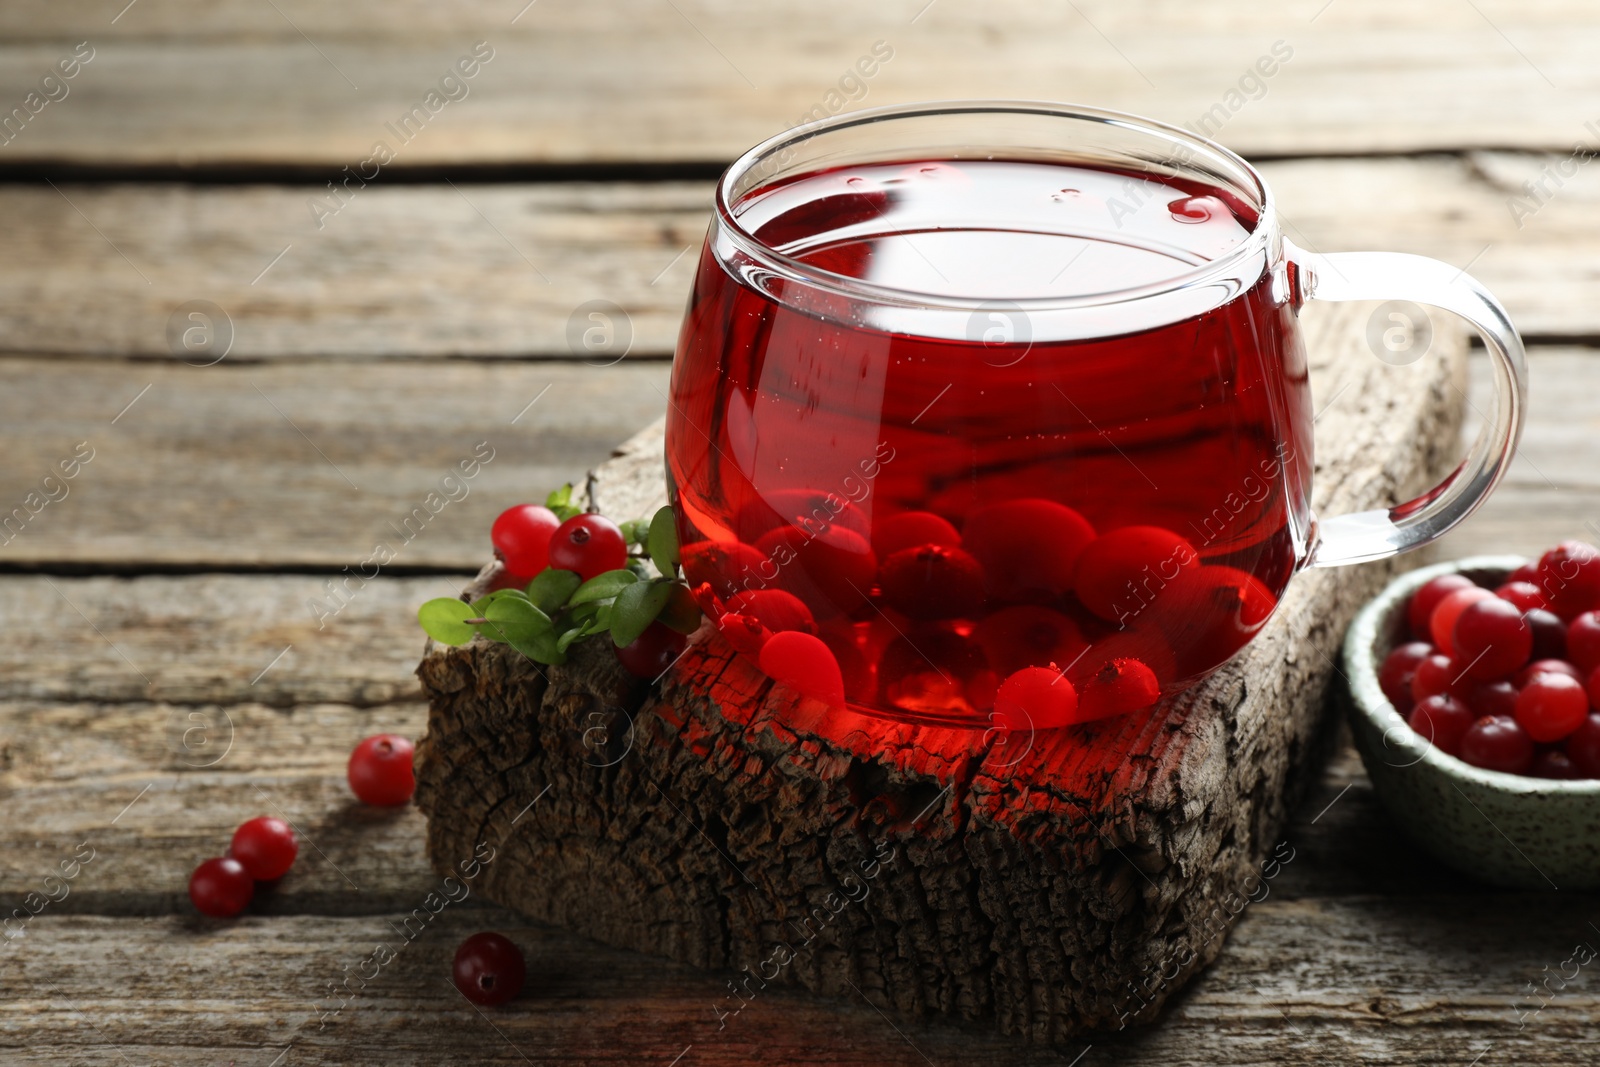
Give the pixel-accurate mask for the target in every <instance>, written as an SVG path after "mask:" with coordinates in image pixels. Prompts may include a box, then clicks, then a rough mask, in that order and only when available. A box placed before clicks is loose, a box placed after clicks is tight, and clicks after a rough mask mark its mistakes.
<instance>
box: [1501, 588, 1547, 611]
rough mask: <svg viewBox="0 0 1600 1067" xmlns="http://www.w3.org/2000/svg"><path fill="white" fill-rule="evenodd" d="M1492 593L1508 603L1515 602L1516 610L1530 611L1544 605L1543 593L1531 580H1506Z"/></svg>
mask: <svg viewBox="0 0 1600 1067" xmlns="http://www.w3.org/2000/svg"><path fill="white" fill-rule="evenodd" d="M1494 595H1495V596H1497V597H1499V598H1500V599H1501V600H1504V601H1506V602H1507V603H1510V604H1515V605H1516V607H1517V610H1518V611H1532V610H1533V609H1534V608H1542V607H1545V601H1544V594H1543V593H1542V592H1540V591H1539V587H1538V586H1536V585H1534V584H1533V583H1532V582H1507V583H1506V584H1505V585H1502V586H1501V587H1500V588H1498V589H1496V590H1495V591H1494Z"/></svg>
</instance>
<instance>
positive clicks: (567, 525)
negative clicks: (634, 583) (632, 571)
mask: <svg viewBox="0 0 1600 1067" xmlns="http://www.w3.org/2000/svg"><path fill="white" fill-rule="evenodd" d="M627 565H628V542H627V541H626V540H624V539H623V536H622V531H621V530H619V529H617V524H616V523H614V522H612V521H611V520H610V519H608V518H606V517H605V516H604V515H589V514H584V515H574V516H572V518H570V519H568V520H567V521H566V522H564V523H562V524H561V525H560V526H558V527H557V528H556V532H555V533H554V534H553V535H552V536H551V538H550V566H552V567H556V568H558V569H560V570H564V571H577V572H578V576H579V577H580V578H582V579H583V580H584V581H586V582H587V581H588V580H589V579H590V578H593V577H594V576H595V575H597V574H604V573H605V572H606V571H616V570H621V569H622V568H624V567H626V566H627Z"/></svg>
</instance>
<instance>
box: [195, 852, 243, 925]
mask: <svg viewBox="0 0 1600 1067" xmlns="http://www.w3.org/2000/svg"><path fill="white" fill-rule="evenodd" d="M255 892H256V883H255V879H253V878H251V877H250V872H249V871H247V870H245V869H244V864H242V863H240V862H239V861H238V860H236V859H233V858H232V857H230V856H218V857H216V858H215V859H209V860H206V861H205V862H204V863H202V864H201V865H200V866H198V867H196V868H195V869H194V873H193V874H191V875H190V876H189V900H190V901H191V902H193V904H194V906H195V909H196V910H198V911H199V912H200V914H201V915H209V916H211V917H212V918H214V919H231V918H233V917H234V916H235V915H237V914H239V913H240V912H241V911H243V910H244V909H245V908H246V907H248V906H249V904H250V898H251V897H253V896H255Z"/></svg>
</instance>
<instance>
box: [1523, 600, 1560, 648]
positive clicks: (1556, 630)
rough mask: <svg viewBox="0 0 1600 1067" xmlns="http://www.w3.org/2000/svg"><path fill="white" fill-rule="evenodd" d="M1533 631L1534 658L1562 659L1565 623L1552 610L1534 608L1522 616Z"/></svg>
mask: <svg viewBox="0 0 1600 1067" xmlns="http://www.w3.org/2000/svg"><path fill="white" fill-rule="evenodd" d="M1523 619H1524V620H1525V621H1526V622H1527V624H1528V628H1529V629H1531V630H1532V631H1533V651H1532V652H1531V653H1529V655H1531V656H1532V657H1533V658H1534V659H1563V658H1564V657H1565V656H1566V654H1567V624H1566V623H1564V622H1562V621H1561V618H1560V616H1558V615H1557V614H1556V613H1555V612H1553V611H1546V610H1545V609H1544V608H1534V609H1533V610H1532V611H1530V612H1528V613H1527V614H1526V615H1524V616H1523Z"/></svg>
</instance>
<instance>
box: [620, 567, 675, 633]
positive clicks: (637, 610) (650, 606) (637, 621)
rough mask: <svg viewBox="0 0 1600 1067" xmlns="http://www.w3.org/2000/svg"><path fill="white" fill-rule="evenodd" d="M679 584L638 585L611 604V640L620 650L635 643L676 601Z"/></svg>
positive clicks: (669, 582) (627, 589) (666, 582)
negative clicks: (675, 590) (662, 611)
mask: <svg viewBox="0 0 1600 1067" xmlns="http://www.w3.org/2000/svg"><path fill="white" fill-rule="evenodd" d="M675 584H676V583H675V582H671V581H667V580H665V579H662V580H658V581H654V582H638V583H636V584H634V585H630V586H628V587H627V588H626V589H624V590H623V591H622V592H620V593H618V594H617V599H616V600H615V602H613V603H612V605H611V640H612V642H613V643H614V644H615V645H616V646H617V647H618V648H622V647H624V646H626V645H631V644H633V642H634V641H636V640H638V638H639V635H640V634H642V633H644V632H645V630H646V629H648V628H649V626H650V624H651V623H652V622H655V621H656V616H657V615H659V614H661V609H662V608H664V607H666V606H667V601H668V600H670V599H672V587H673V586H674V585H675Z"/></svg>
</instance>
